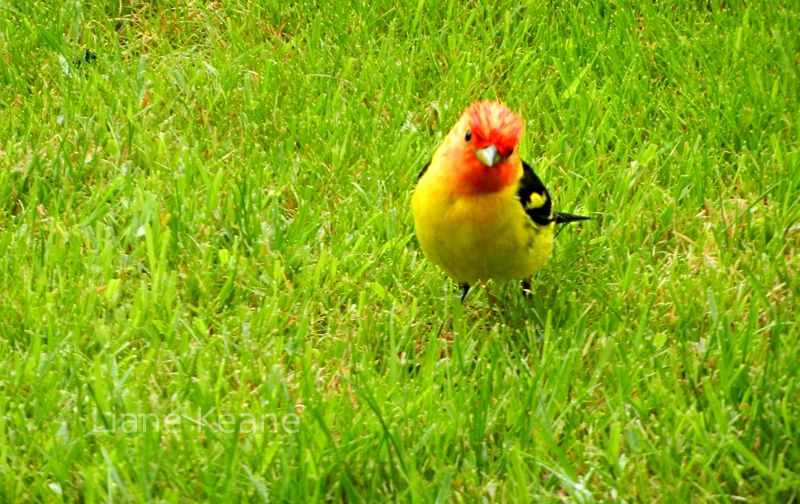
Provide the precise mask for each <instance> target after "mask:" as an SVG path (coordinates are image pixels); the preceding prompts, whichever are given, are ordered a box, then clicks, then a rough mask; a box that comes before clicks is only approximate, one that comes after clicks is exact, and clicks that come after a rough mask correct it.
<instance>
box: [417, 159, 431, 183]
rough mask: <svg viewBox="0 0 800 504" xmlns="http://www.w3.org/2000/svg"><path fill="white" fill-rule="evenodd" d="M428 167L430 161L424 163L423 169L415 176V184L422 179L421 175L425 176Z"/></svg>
mask: <svg viewBox="0 0 800 504" xmlns="http://www.w3.org/2000/svg"><path fill="white" fill-rule="evenodd" d="M430 165H431V162H430V161H428V162H427V163H425V166H423V167H422V171H421V172H419V175H417V182H419V179H421V178H422V176H423V175H425V172H426V171H428V167H429V166H430Z"/></svg>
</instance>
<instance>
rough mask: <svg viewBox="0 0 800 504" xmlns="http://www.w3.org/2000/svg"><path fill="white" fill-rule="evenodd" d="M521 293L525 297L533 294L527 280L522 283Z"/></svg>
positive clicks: (529, 282)
mask: <svg viewBox="0 0 800 504" xmlns="http://www.w3.org/2000/svg"><path fill="white" fill-rule="evenodd" d="M522 293H523V294H525V296H526V297H530V296H531V295H532V294H533V289H532V288H531V281H530V280H528V279H527V278H526V279H525V280H523V281H522Z"/></svg>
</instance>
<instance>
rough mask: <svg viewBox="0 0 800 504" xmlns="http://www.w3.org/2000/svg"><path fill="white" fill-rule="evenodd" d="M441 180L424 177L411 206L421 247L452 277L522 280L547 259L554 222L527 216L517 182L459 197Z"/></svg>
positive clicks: (474, 280)
mask: <svg viewBox="0 0 800 504" xmlns="http://www.w3.org/2000/svg"><path fill="white" fill-rule="evenodd" d="M442 182H443V181H441V180H437V178H436V177H435V175H434V176H433V177H428V176H427V175H426V176H423V177H422V178H421V179H420V181H419V183H418V185H417V188H416V189H415V191H414V195H413V197H412V201H411V205H412V212H413V214H414V226H415V228H416V232H417V236H418V238H419V242H420V245H421V246H422V251H423V252H424V253H425V255H426V257H427V258H428V259H429V260H430V261H431V262H433V263H434V264H436V265H438V266H439V267H441V268H442V269H443V270H444V271H445V272H446V273H447V274H448V275H449V276H450V277H452V278H453V279H454V280H455V281H457V282H459V283H469V284H475V283H478V282H480V281H485V280H490V279H491V280H511V279H525V278H529V277H530V276H531V275H533V274H534V273H535V272H536V271H538V270H539V269H540V268H541V267H542V266H543V265H544V264H545V262H547V259H548V258H549V257H550V254H551V253H552V250H553V229H554V224H553V223H550V224H547V225H545V226H539V225H537V224H535V223H534V222H533V221H532V220H530V219H529V218H528V216H527V215H526V214H525V211H524V209H523V207H522V205H521V204H520V203H519V201H518V200H517V198H516V191H517V188H516V186H512V187H508V188H506V189H504V190H502V191H500V192H497V193H490V194H474V195H469V196H463V195H458V194H456V193H454V192H453V191H452V189H451V188H449V187H448V186H447V184H445V183H442Z"/></svg>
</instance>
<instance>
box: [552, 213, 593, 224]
mask: <svg viewBox="0 0 800 504" xmlns="http://www.w3.org/2000/svg"><path fill="white" fill-rule="evenodd" d="M590 219H591V217H584V216H583V215H573V214H568V213H562V212H553V222H555V223H556V224H567V223H569V222H578V221H585V220H590Z"/></svg>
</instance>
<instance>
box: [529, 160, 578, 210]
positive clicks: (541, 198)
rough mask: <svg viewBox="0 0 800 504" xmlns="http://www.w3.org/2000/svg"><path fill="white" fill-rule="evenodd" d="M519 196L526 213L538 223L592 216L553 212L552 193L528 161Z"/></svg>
mask: <svg viewBox="0 0 800 504" xmlns="http://www.w3.org/2000/svg"><path fill="white" fill-rule="evenodd" d="M517 198H519V202H520V203H522V207H523V208H524V209H525V213H526V214H528V217H530V218H531V220H533V222H535V223H536V224H539V225H542V226H544V225H546V224H550V223H551V222H555V223H556V224H566V223H567V222H576V221H584V220H589V219H590V217H584V216H583V215H573V214H568V213H564V212H553V202H552V201H550V193H548V192H547V188H545V186H544V184H543V183H542V181H541V179H539V177H537V176H536V173H534V171H533V168H531V166H530V165H529V164H528V163H526V162H525V161H523V162H522V178H521V179H520V181H519V189H518V190H517Z"/></svg>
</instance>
